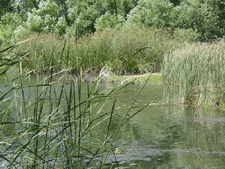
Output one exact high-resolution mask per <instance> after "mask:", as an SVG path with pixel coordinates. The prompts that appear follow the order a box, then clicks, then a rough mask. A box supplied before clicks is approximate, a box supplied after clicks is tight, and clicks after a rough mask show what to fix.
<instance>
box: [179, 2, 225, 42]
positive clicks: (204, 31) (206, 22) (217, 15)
mask: <svg viewBox="0 0 225 169" xmlns="http://www.w3.org/2000/svg"><path fill="white" fill-rule="evenodd" d="M215 2H217V3H215ZM222 4H223V7H221V9H220V5H222ZM224 9H225V8H224V2H222V1H220V0H217V1H214V0H208V1H200V0H197V1H196V0H188V1H182V2H181V4H180V5H179V6H177V7H176V8H175V10H176V12H177V19H176V25H175V26H176V27H178V28H184V29H189V28H191V29H193V30H196V31H197V32H198V33H199V34H200V35H201V36H200V40H208V39H215V38H217V37H221V36H223V35H224V32H225V31H224V28H225V24H224V23H225V22H224V18H223V17H224V16H223V17H222V16H221V14H222V13H224ZM221 12H222V13H221Z"/></svg>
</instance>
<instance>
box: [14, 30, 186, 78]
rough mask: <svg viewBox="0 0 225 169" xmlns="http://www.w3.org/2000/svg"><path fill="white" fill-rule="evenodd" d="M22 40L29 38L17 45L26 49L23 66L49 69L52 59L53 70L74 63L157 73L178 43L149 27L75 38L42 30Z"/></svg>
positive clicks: (118, 71)
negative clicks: (162, 62) (27, 56)
mask: <svg viewBox="0 0 225 169" xmlns="http://www.w3.org/2000/svg"><path fill="white" fill-rule="evenodd" d="M26 39H32V40H30V41H27V43H23V44H21V45H20V46H19V47H18V48H17V50H18V51H19V52H21V51H29V52H30V53H29V57H30V59H29V60H28V61H27V64H26V65H25V67H24V69H26V70H34V69H39V71H40V70H41V69H40V68H42V70H43V71H44V70H49V67H50V65H51V63H52V62H54V71H55V72H58V71H60V70H63V69H67V68H71V69H73V70H74V71H76V65H77V64H79V66H80V67H82V69H83V70H84V71H89V72H90V71H94V72H99V71H100V70H101V69H102V67H104V66H106V67H107V68H108V70H109V71H111V72H114V73H116V74H126V73H128V72H129V73H144V72H152V71H153V72H159V71H160V67H161V61H162V59H163V58H162V56H163V55H164V54H165V53H166V52H168V51H170V50H172V49H175V48H176V47H179V46H180V43H179V42H178V40H175V39H173V37H172V36H170V35H169V33H167V32H165V31H162V30H153V29H148V30H145V29H130V30H120V31H116V30H109V31H104V32H98V33H95V34H87V35H85V36H83V37H81V38H79V39H76V38H73V37H66V36H61V37H59V36H57V35H54V34H43V33H42V34H32V35H30V36H29V37H26ZM183 44H184V43H182V45H183ZM51 56H54V57H52V58H51ZM77 58H78V59H77ZM77 62H78V63H77ZM43 65H44V67H43Z"/></svg>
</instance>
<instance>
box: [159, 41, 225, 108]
mask: <svg viewBox="0 0 225 169" xmlns="http://www.w3.org/2000/svg"><path fill="white" fill-rule="evenodd" d="M224 49H225V42H224V41H223V40H222V41H220V42H217V43H212V44H210V43H194V44H192V45H189V46H187V47H186V48H181V49H177V50H175V51H174V52H171V53H170V54H168V55H166V56H165V58H164V61H163V70H162V71H163V83H164V87H165V89H166V90H165V91H170V92H171V91H172V92H173V93H176V92H177V88H178V91H179V93H178V94H179V96H180V99H181V100H182V101H183V102H184V103H194V104H195V105H202V104H203V103H207V104H209V103H211V104H213V105H214V106H218V105H223V104H224V103H225V92H224V91H225V90H224V89H225V85H224V81H225V71H224V69H225V60H224ZM176 87H177V88H176ZM167 94H170V93H169V92H168V93H167Z"/></svg>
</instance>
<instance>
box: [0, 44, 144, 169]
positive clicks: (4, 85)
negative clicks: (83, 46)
mask: <svg viewBox="0 0 225 169" xmlns="http://www.w3.org/2000/svg"><path fill="white" fill-rule="evenodd" d="M16 46H17V45H13V46H10V47H8V48H3V49H1V50H0V56H1V57H0V63H1V64H0V80H1V86H0V89H1V90H0V107H1V108H0V117H1V118H0V140H1V141H0V152H1V154H0V168H88V167H90V168H92V167H98V168H100V167H102V168H103V166H104V159H106V158H107V154H108V153H109V152H112V153H114V147H113V142H114V140H115V138H116V135H117V133H118V131H119V129H120V127H121V126H122V125H123V124H124V123H125V122H126V121H128V120H129V119H130V118H132V117H133V116H134V115H136V114H138V113H139V112H140V111H141V110H142V109H143V108H144V107H146V106H147V105H144V106H143V107H141V108H140V109H139V110H137V111H136V112H134V113H133V114H132V115H131V116H129V117H128V116H127V115H128V113H129V112H130V110H131V109H132V107H133V105H134V103H135V101H136V99H137V98H134V102H133V104H131V106H130V107H128V108H126V109H119V108H118V107H116V96H117V93H118V92H119V91H121V90H122V89H123V88H124V87H126V86H127V85H129V84H126V85H120V86H118V87H116V88H113V89H110V90H102V89H101V88H100V87H99V86H98V81H96V82H95V83H94V84H93V85H92V86H89V85H88V84H87V86H83V85H82V83H81V76H82V71H80V73H78V72H77V74H76V76H77V78H78V79H77V80H74V79H73V78H71V79H70V81H69V84H67V85H66V84H63V83H62V84H60V83H57V82H54V81H53V74H52V72H53V71H52V70H51V69H53V67H54V62H53V59H54V58H55V53H51V56H50V58H51V59H52V61H51V65H49V67H50V72H51V74H50V76H49V77H48V78H45V77H44V78H41V76H39V75H38V74H37V75H36V76H35V77H36V80H32V78H31V77H32V76H31V74H32V72H33V71H30V72H26V73H24V71H23V67H26V63H27V62H29V61H30V59H31V57H30V56H29V55H30V53H29V51H27V52H18V50H17V51H15V47H16ZM46 50H47V49H46ZM32 62H33V63H34V62H36V61H32ZM14 66H16V67H17V68H18V72H16V70H17V69H14ZM77 66H79V65H77ZM12 74H13V75H12ZM62 79H63V77H62V78H61V81H63V80H62ZM67 82H68V81H67ZM84 87H85V88H86V90H87V92H85V93H84V92H82V91H83V89H84ZM108 101H110V103H108V104H110V105H111V106H110V107H111V108H110V109H107V108H105V105H106V104H107V102H108ZM118 111H120V113H121V112H122V111H125V116H123V118H122V119H121V123H120V124H119V125H118V126H117V128H116V130H113V131H112V130H111V128H112V127H111V125H112V119H113V116H114V114H116V113H117V112H118ZM103 122H104V123H106V124H107V127H105V128H104V129H103V130H104V133H105V134H103V135H99V133H97V132H96V131H95V129H96V128H97V127H98V126H99V124H101V123H103ZM114 128H115V126H114ZM115 161H116V159H115Z"/></svg>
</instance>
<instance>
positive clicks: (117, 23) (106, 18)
mask: <svg viewBox="0 0 225 169" xmlns="http://www.w3.org/2000/svg"><path fill="white" fill-rule="evenodd" d="M124 22H125V19H124V18H123V16H120V15H117V16H116V15H115V14H113V15H112V14H110V13H109V12H106V13H105V15H102V16H101V17H100V18H98V19H97V20H96V23H95V29H96V31H103V30H104V29H109V28H113V29H119V28H121V27H122V26H123V23H124Z"/></svg>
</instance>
